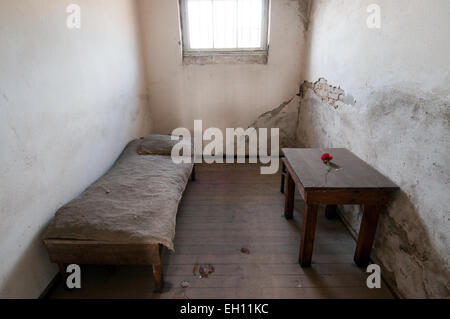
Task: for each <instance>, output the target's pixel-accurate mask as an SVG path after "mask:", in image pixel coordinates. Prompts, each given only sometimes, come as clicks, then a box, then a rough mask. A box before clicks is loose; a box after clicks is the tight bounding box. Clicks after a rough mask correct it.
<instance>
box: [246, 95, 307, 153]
mask: <svg viewBox="0 0 450 319" xmlns="http://www.w3.org/2000/svg"><path fill="white" fill-rule="evenodd" d="M298 115H299V100H298V98H297V97H293V98H291V99H289V100H287V101H285V102H283V103H281V105H280V106H278V107H277V108H275V109H273V110H271V111H269V112H266V113H264V114H262V115H260V116H259V117H258V119H257V120H256V121H255V122H254V123H253V124H252V125H251V126H250V127H254V128H256V129H258V128H268V129H270V128H279V129H280V147H281V148H283V147H294V146H295V145H296V142H297V141H296V132H297V125H298Z"/></svg>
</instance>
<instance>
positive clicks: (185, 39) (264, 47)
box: [179, 0, 270, 57]
mask: <svg viewBox="0 0 450 319" xmlns="http://www.w3.org/2000/svg"><path fill="white" fill-rule="evenodd" d="M188 1H189V0H179V8H180V28H181V42H182V50H183V56H187V57H189V56H211V55H243V54H259V55H267V54H268V52H269V32H270V31H269V30H270V0H262V1H263V13H262V14H263V18H262V28H261V47H259V48H237V49H236V48H231V49H226V48H225V49H214V48H212V49H191V48H190V38H189V23H188V17H187V2H188Z"/></svg>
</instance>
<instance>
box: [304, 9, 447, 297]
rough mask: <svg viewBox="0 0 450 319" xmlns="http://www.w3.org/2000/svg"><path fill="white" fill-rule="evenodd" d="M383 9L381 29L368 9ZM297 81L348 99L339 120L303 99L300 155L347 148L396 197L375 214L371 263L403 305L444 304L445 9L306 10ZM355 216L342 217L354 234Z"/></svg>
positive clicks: (314, 99)
mask: <svg viewBox="0 0 450 319" xmlns="http://www.w3.org/2000/svg"><path fill="white" fill-rule="evenodd" d="M371 3H377V4H379V5H380V6H381V18H382V25H381V29H368V28H367V26H366V19H367V17H368V16H369V14H368V13H367V12H366V9H367V7H368V5H369V4H371ZM309 28H310V32H309V36H308V38H309V48H308V55H309V58H308V60H307V65H308V66H309V68H308V70H307V72H306V73H305V78H306V79H307V80H308V81H312V82H315V81H317V80H318V79H319V78H320V77H323V78H326V79H327V80H328V83H329V84H331V85H335V86H340V87H341V88H342V89H343V90H345V92H346V93H347V94H350V95H352V96H353V97H354V98H355V99H356V104H355V105H345V104H342V103H341V104H340V106H339V107H338V109H337V110H335V109H334V108H333V107H331V106H330V105H328V104H324V103H322V101H321V100H320V99H319V98H318V97H317V96H316V95H315V94H314V93H313V92H312V91H311V90H309V92H307V93H306V96H305V98H304V99H303V100H302V102H301V107H300V108H301V109H300V122H299V123H300V126H299V129H298V139H299V140H301V141H302V144H303V145H304V146H312V147H317V146H322V147H347V148H349V149H350V150H352V151H353V152H354V153H356V154H357V155H359V156H360V157H361V158H363V159H364V160H366V161H368V162H369V163H371V164H372V165H373V166H375V167H376V168H377V169H379V170H380V171H381V172H382V173H384V174H385V175H386V176H388V177H390V178H391V179H392V180H393V181H395V182H396V183H397V184H398V185H399V186H400V187H401V191H400V192H399V193H398V194H397V195H396V196H395V198H394V200H393V202H392V203H391V205H390V206H389V207H388V209H387V211H386V212H385V213H384V214H383V216H382V219H381V221H380V224H379V228H378V232H377V240H376V246H375V248H376V249H375V251H374V254H373V257H374V259H375V260H376V261H377V262H380V263H381V264H382V266H383V274H384V275H385V277H386V278H388V279H389V281H390V282H391V284H393V286H394V288H395V289H396V290H397V292H398V293H399V294H400V295H401V296H404V297H410V298H424V297H449V296H450V235H449V234H450V212H449V207H450V197H449V193H450V186H449V184H450V170H449V162H450V148H449V143H450V124H449V120H450V63H449V56H450V42H449V39H450V1H448V0H431V1H422V0H395V1H390V0H376V1H373V0H345V1H343V0H314V1H313V7H312V14H311V24H310V26H309ZM360 216H361V215H360V212H359V211H358V210H356V211H352V210H350V211H347V212H346V213H345V215H344V217H345V218H346V220H347V221H348V222H349V223H350V224H351V226H352V227H353V229H358V225H359V220H360Z"/></svg>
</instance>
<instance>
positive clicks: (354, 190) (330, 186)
mask: <svg viewBox="0 0 450 319" xmlns="http://www.w3.org/2000/svg"><path fill="white" fill-rule="evenodd" d="M282 152H283V154H284V156H285V158H284V159H283V164H284V166H285V168H286V171H287V172H286V190H285V194H286V202H285V209H284V214H285V217H286V218H287V219H292V217H293V213H294V192H295V185H297V186H298V189H299V191H300V194H301V195H302V197H303V199H304V201H305V212H304V215H303V225H302V233H301V243H300V257H299V262H300V265H301V266H302V267H309V266H310V265H311V258H312V252H313V245H314V235H315V230H316V221H317V210H318V206H319V205H320V204H325V205H327V209H326V214H327V217H331V216H332V215H333V214H335V213H336V209H337V205H363V206H364V214H363V218H362V221H361V227H360V230H359V236H358V242H357V246H356V252H355V258H354V260H355V263H356V264H357V265H358V266H359V267H365V266H367V265H368V263H369V258H370V252H371V250H372V244H373V240H374V238H375V232H376V228H377V223H378V217H379V214H380V211H381V209H382V207H383V206H384V205H386V204H387V203H388V201H389V199H390V196H391V194H392V192H394V191H395V190H397V189H398V186H397V185H395V184H394V183H393V182H392V181H390V180H389V179H388V178H386V177H385V176H383V175H382V174H381V173H379V172H378V171H377V170H375V169H374V168H372V167H371V166H370V165H369V164H367V163H365V162H364V161H363V160H361V159H360V158H358V157H357V156H356V155H354V154H353V153H351V152H350V151H349V150H346V149H343V148H336V149H288V148H284V149H282ZM324 153H330V154H331V156H333V160H332V161H331V163H330V165H326V164H324V163H323V162H322V160H321V156H322V154H324Z"/></svg>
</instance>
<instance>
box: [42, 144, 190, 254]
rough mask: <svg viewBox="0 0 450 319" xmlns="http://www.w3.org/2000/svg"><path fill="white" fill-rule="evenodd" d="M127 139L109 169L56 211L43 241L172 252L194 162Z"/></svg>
mask: <svg viewBox="0 0 450 319" xmlns="http://www.w3.org/2000/svg"><path fill="white" fill-rule="evenodd" d="M140 142H141V140H136V141H133V142H131V143H130V144H129V145H128V146H127V147H126V149H125V150H124V152H123V153H122V155H121V156H120V158H119V159H118V160H117V162H116V163H115V164H114V166H113V167H112V168H111V170H110V171H109V172H108V173H106V175H104V176H103V177H101V178H100V179H99V180H98V181H97V182H95V183H94V184H92V185H91V186H90V187H89V188H87V189H86V190H85V191H84V192H83V193H82V194H81V195H80V196H79V197H77V198H75V199H74V200H72V201H71V202H69V203H68V204H67V205H65V206H64V207H62V208H61V209H59V210H58V211H57V213H56V215H55V217H54V219H53V220H52V221H51V223H50V225H49V226H48V228H47V230H46V232H45V234H44V239H66V240H87V241H107V242H114V243H142V244H163V245H164V246H166V247H167V248H169V249H172V250H173V239H174V237H175V225H176V214H177V210H178V204H179V202H180V200H181V197H182V194H183V192H184V189H185V187H186V185H187V183H188V180H189V176H190V174H191V172H192V168H193V165H192V164H174V163H173V162H172V159H171V158H170V156H141V155H138V154H137V148H138V146H139V143H140Z"/></svg>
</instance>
